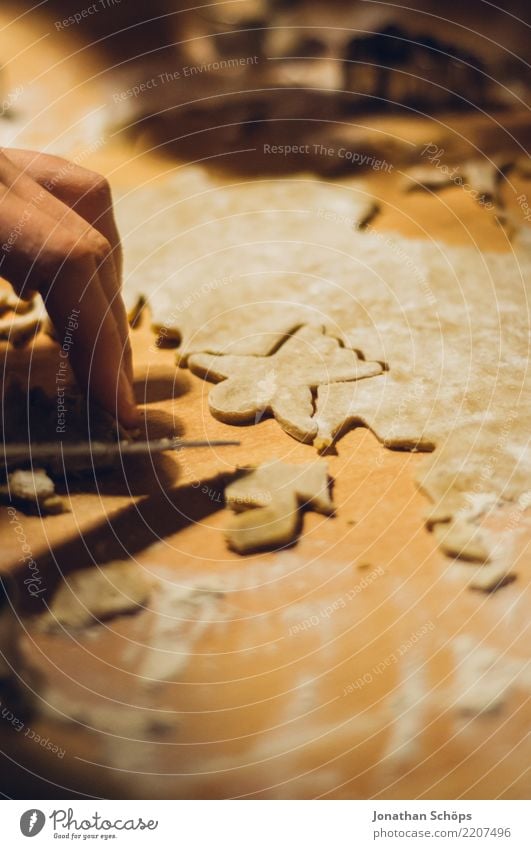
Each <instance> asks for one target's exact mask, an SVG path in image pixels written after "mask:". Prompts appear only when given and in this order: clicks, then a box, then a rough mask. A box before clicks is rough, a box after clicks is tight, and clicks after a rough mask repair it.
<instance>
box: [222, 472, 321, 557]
mask: <svg viewBox="0 0 531 849" xmlns="http://www.w3.org/2000/svg"><path fill="white" fill-rule="evenodd" d="M225 501H226V502H227V507H229V508H230V509H231V510H232V511H233V512H234V513H237V514H238V515H236V516H235V517H234V518H233V519H232V522H231V524H230V526H229V527H228V528H227V529H226V532H225V536H226V538H227V542H228V544H229V546H230V548H232V549H233V550H234V551H237V552H238V553H239V554H248V553H250V552H251V551H262V550H264V549H271V548H279V547H282V546H286V545H291V544H292V543H293V542H295V541H296V539H297V537H298V535H299V533H300V529H301V522H302V518H301V511H302V510H303V509H311V510H315V511H316V512H317V513H321V514H323V515H324V516H331V515H332V514H333V512H334V504H333V501H332V498H331V495H330V487H329V478H328V467H327V464H326V463H325V462H324V461H323V460H316V461H314V462H313V463H304V464H298V465H292V464H289V463H283V462H281V461H280V460H270V461H269V462H268V463H264V464H263V465H262V466H259V467H258V468H257V469H249V470H246V471H244V473H243V475H242V476H241V477H239V478H237V479H236V480H235V481H234V482H233V483H231V484H230V485H229V486H228V487H227V488H226V489H225Z"/></svg>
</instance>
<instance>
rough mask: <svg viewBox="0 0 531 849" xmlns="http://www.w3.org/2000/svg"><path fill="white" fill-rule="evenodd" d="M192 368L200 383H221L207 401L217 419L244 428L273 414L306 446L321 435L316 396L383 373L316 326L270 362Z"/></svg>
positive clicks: (204, 358) (229, 359) (193, 360)
mask: <svg viewBox="0 0 531 849" xmlns="http://www.w3.org/2000/svg"><path fill="white" fill-rule="evenodd" d="M189 366H190V369H191V370H192V371H193V372H194V374H197V375H199V376H200V377H204V378H206V379H207V380H212V381H221V382H220V383H218V385H217V386H215V387H214V389H212V390H211V391H210V394H209V399H208V400H209V408H210V412H211V413H212V415H213V416H215V418H217V419H220V420H221V421H223V422H227V423H229V424H244V423H247V422H252V421H254V422H257V421H259V420H260V418H262V416H263V415H264V414H265V413H272V414H273V416H274V417H275V418H276V420H277V421H278V423H279V424H280V426H281V427H282V428H283V430H285V431H286V433H289V434H290V435H291V436H294V437H295V438H296V439H300V440H301V441H303V442H311V441H312V439H313V438H314V436H315V435H316V433H317V430H316V423H315V422H314V421H313V420H312V416H313V399H312V390H314V389H316V388H317V386H319V385H320V384H326V385H328V384H330V383H334V382H337V381H353V380H360V379H361V378H364V377H373V376H374V375H377V374H380V373H381V371H382V366H381V365H380V363H377V362H365V361H364V360H360V359H359V357H358V355H357V354H356V353H355V351H352V350H349V349H348V348H344V347H341V345H340V344H339V342H338V341H337V339H333V338H332V337H330V336H326V335H325V333H324V330H323V328H319V327H312V326H306V327H302V328H301V329H300V330H298V331H296V332H295V333H294V334H293V335H292V336H290V337H289V338H288V339H287V340H286V342H285V343H284V344H283V345H282V346H281V347H280V348H279V350H278V351H277V352H276V353H274V354H272V355H271V356H269V357H237V356H231V355H229V356H219V355H216V354H195V355H194V356H192V357H190V359H189Z"/></svg>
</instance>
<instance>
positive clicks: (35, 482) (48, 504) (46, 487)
mask: <svg viewBox="0 0 531 849" xmlns="http://www.w3.org/2000/svg"><path fill="white" fill-rule="evenodd" d="M0 496H2V498H5V499H7V500H9V501H13V502H15V503H20V504H21V505H22V506H24V507H27V508H29V509H31V508H37V509H38V510H39V512H40V511H42V512H43V513H50V514H54V513H64V512H65V510H66V509H67V508H66V505H65V502H64V501H63V499H62V498H61V496H59V495H57V494H56V492H55V484H54V482H53V481H52V480H51V478H49V477H48V475H47V474H46V472H45V470H44V469H15V471H14V472H9V474H8V476H7V484H3V485H2V486H0Z"/></svg>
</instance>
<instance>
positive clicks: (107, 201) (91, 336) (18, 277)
mask: <svg viewBox="0 0 531 849" xmlns="http://www.w3.org/2000/svg"><path fill="white" fill-rule="evenodd" d="M0 257H1V264H0V275H1V276H2V277H5V279H6V280H8V281H9V282H10V283H11V285H12V286H13V288H14V289H15V291H16V292H17V294H18V295H19V296H20V297H22V298H28V297H30V296H31V294H32V293H33V292H35V291H37V292H40V294H41V295H42V297H43V300H44V303H45V306H46V309H47V311H48V313H49V315H50V318H51V320H52V322H53V324H54V327H55V330H56V333H57V336H58V338H59V340H61V339H62V338H64V336H65V333H66V332H67V326H68V321H69V317H70V316H71V315H72V312H73V311H74V310H76V311H78V313H76V321H77V322H78V328H77V329H76V331H75V339H74V342H73V344H72V345H71V348H70V354H69V356H70V360H71V365H72V368H73V371H74V373H75V375H76V378H77V380H78V382H79V384H80V386H81V388H82V389H83V390H84V391H86V392H87V394H88V397H89V400H90V398H92V399H93V400H94V401H96V402H97V403H98V404H100V405H101V406H102V407H103V408H104V409H106V410H108V411H109V412H111V413H112V414H113V415H115V416H116V417H117V418H118V420H119V421H120V423H121V424H122V425H124V426H125V427H133V426H135V425H136V424H138V413H137V410H136V405H135V401H134V397H133V389H132V380H133V365H132V356H131V345H130V340H129V326H128V321H127V315H126V312H125V307H124V304H123V301H122V298H121V294H120V288H121V275H122V251H121V245H120V239H119V236H118V231H117V228H116V224H115V221H114V215H113V210H112V199H111V192H110V188H109V185H108V183H107V181H106V180H105V179H104V178H103V177H100V176H99V175H98V174H96V173H94V172H92V171H87V170H86V169H85V168H81V167H79V166H77V165H75V164H74V163H71V162H68V161H67V160H64V159H60V158H58V157H55V156H48V155H46V154H40V153H34V152H32V151H22V150H13V149H3V150H1V151H0Z"/></svg>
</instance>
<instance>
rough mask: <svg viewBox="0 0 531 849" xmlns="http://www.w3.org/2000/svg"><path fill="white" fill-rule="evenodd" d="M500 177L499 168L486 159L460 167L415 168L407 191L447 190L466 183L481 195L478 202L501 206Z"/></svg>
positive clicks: (426, 166)
mask: <svg viewBox="0 0 531 849" xmlns="http://www.w3.org/2000/svg"><path fill="white" fill-rule="evenodd" d="M500 173H501V170H500V167H499V165H498V164H497V163H496V162H494V161H492V160H489V159H486V158H484V159H469V160H467V161H465V162H463V163H462V165H461V166H460V167H451V166H448V167H445V168H441V167H437V166H436V165H414V166H413V167H412V168H408V170H407V171H406V175H407V181H406V182H405V183H404V188H405V190H406V191H416V190H419V189H442V188H445V187H446V186H454V185H455V186H459V185H461V182H462V183H466V184H468V186H470V188H471V189H473V191H474V192H476V193H477V195H478V202H480V203H485V201H488V200H496V202H497V203H498V204H499V198H498V194H499V192H498V188H499V186H498V184H499V178H500Z"/></svg>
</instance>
